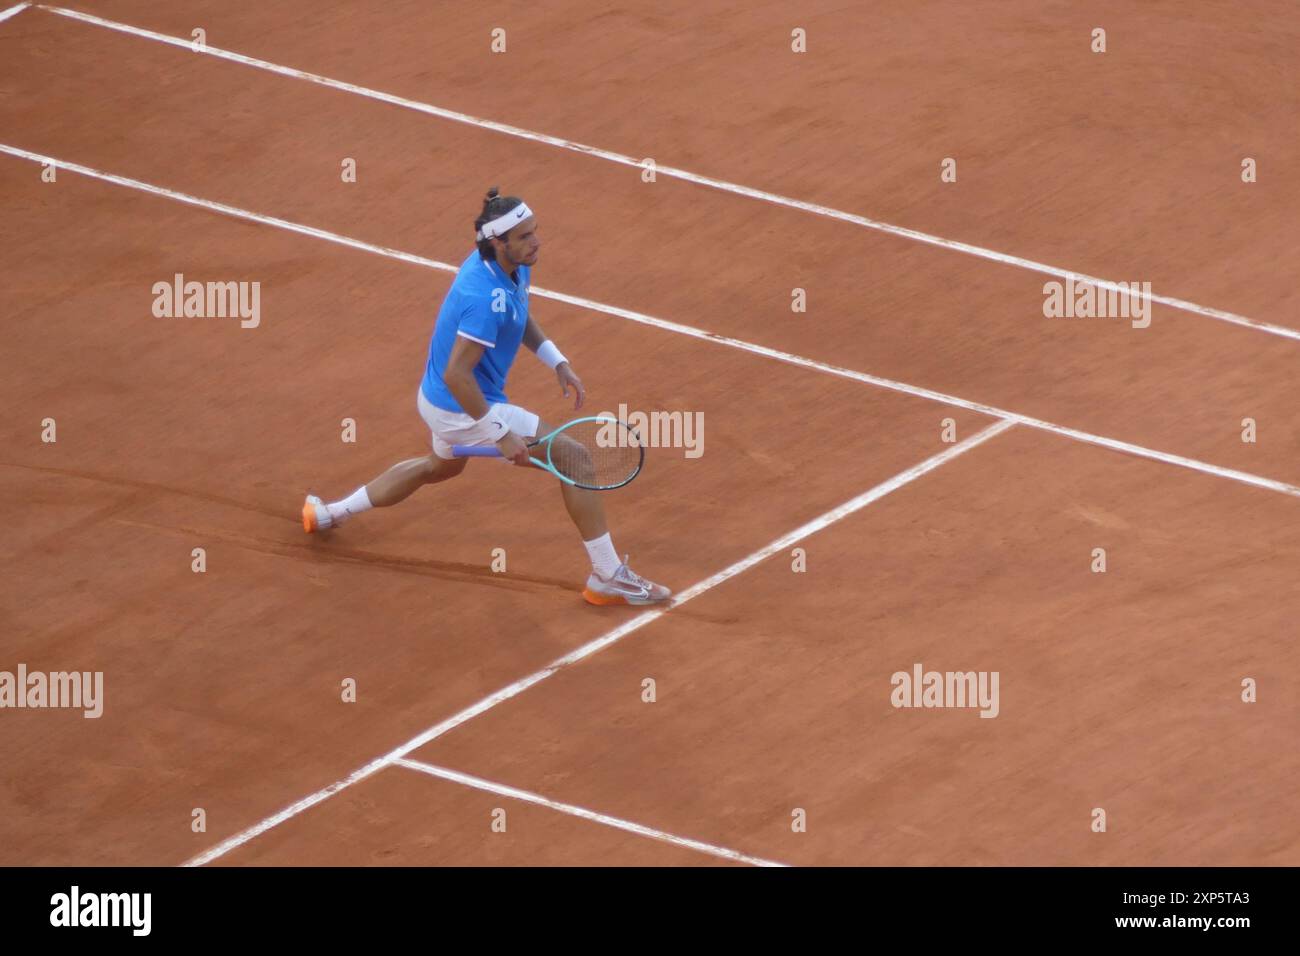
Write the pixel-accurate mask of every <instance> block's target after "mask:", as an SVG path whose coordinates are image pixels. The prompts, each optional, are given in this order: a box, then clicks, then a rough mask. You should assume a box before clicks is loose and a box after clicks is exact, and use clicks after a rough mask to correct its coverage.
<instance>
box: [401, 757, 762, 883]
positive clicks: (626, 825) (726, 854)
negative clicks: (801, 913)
mask: <svg viewBox="0 0 1300 956" xmlns="http://www.w3.org/2000/svg"><path fill="white" fill-rule="evenodd" d="M393 763H394V764H396V765H397V766H399V767H405V768H407V769H408V770H415V771H418V772H420V773H427V774H428V775H429V776H431V777H441V778H442V779H443V780H450V781H452V782H453V783H462V784H464V785H465V786H467V787H473V788H475V789H476V790H486V791H487V792H488V793H495V794H498V795H499V796H502V797H511V798H513V799H515V800H523V801H526V802H527V803H535V804H537V805H538V806H540V807H548V808H549V809H551V810H559V811H560V812H561V813H567V814H569V815H571V816H575V817H581V818H582V819H584V820H591V821H593V822H595V823H603V824H605V826H608V827H614V828H616V829H619V830H626V831H627V832H628V833H635V834H637V835H638V836H643V837H649V838H650V839H652V840H661V841H662V842H664V843H671V844H672V845H673V846H680V847H683V848H685V849H687V850H698V851H699V852H700V853H707V854H709V855H710V856H717V857H721V858H722V859H724V860H731V861H732V862H735V863H749V864H751V865H752V866H785V865H786V864H785V863H774V862H772V861H771V860H764V859H763V858H762V857H757V856H749V855H748V854H745V853H740V852H738V851H736V850H728V849H727V848H726V847H721V846H714V845H713V844H711V843H703V842H701V841H699V840H691V839H689V838H687V837H679V836H674V835H673V834H671V833H668V832H666V831H664V830H655V829H653V828H652V827H647V826H642V825H641V824H639V823H632V822H631V821H628V820H622V819H620V818H618V817H611V816H608V815H607V814H604V813H596V812H595V811H594V810H586V809H583V808H582V807H575V806H574V805H573V804H571V803H560V802H559V801H558V800H551V799H548V798H547V797H543V796H542V795H541V794H538V793H532V792H530V791H528V790H516V789H515V788H514V787H508V786H506V785H505V784H503V783H493V782H492V781H491V780H484V779H482V778H481V777H472V776H470V775H469V774H467V773H460V772H459V771H456V770H448V769H447V768H446V767H438V766H435V765H434V764H431V763H424V762H423V761H421V760H407V759H405V758H403V759H401V760H394V761H393Z"/></svg>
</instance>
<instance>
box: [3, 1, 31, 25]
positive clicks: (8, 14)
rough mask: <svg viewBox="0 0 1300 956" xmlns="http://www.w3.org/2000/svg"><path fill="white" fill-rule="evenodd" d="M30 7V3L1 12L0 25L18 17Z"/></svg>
mask: <svg viewBox="0 0 1300 956" xmlns="http://www.w3.org/2000/svg"><path fill="white" fill-rule="evenodd" d="M30 6H31V4H30V3H20V4H18V5H17V6H13V7H10V8H9V9H8V10H0V23H4V22H5V21H6V20H8V19H9V18H10V17H16V16H18V14H20V13H22V12H23V11H24V10H26V9H27V8H28V7H30Z"/></svg>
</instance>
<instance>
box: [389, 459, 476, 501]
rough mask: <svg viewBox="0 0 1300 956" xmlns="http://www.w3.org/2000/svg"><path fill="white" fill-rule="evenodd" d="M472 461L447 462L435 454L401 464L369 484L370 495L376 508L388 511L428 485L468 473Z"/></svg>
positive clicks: (448, 460)
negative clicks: (464, 472)
mask: <svg viewBox="0 0 1300 956" xmlns="http://www.w3.org/2000/svg"><path fill="white" fill-rule="evenodd" d="M468 461H469V459H467V458H452V459H446V458H439V457H438V456H437V455H432V454H430V455H425V456H424V457H422V458H408V459H406V461H399V462H398V463H397V464H396V465H394V466H393V467H392V468H389V469H388V470H387V471H386V472H384V473H383V474H382V475H380V476H379V477H378V478H376V479H375V480H374V481H372V482H370V484H368V485H366V487H365V492H366V496H367V497H368V498H369V499H370V503H371V504H372V505H373V506H374V507H376V508H387V507H388V506H389V505H395V504H397V503H398V502H399V501H405V500H406V499H407V498H409V497H410V496H411V495H413V494H415V492H416V491H418V490H419V489H420V488H423V487H424V486H425V485H436V484H437V483H438V482H440V481H446V480H447V479H448V478H455V477H456V476H457V475H459V474H460V473H461V472H462V471H464V470H465V465H466V463H467V462H468Z"/></svg>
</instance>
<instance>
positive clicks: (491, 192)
mask: <svg viewBox="0 0 1300 956" xmlns="http://www.w3.org/2000/svg"><path fill="white" fill-rule="evenodd" d="M500 193H501V190H500V189H498V188H497V187H496V186H493V187H492V188H491V189H489V190H488V191H487V201H488V202H491V201H492V200H494V199H496V198H497V196H498V195H500Z"/></svg>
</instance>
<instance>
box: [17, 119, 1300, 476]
mask: <svg viewBox="0 0 1300 956" xmlns="http://www.w3.org/2000/svg"><path fill="white" fill-rule="evenodd" d="M0 153H8V154H9V155H11V156H17V157H18V158H20V159H28V160H31V161H33V162H37V163H51V164H53V165H54V166H56V167H58V168H59V169H66V170H69V171H71V172H74V173H79V174H81V175H83V176H89V177H90V178H92V179H101V180H103V181H104V182H109V183H113V184H114V185H117V186H126V187H127V188H128V189H138V190H140V191H141V192H146V193H149V194H151V195H154V196H161V197H163V198H165V199H173V200H175V201H176V202H181V203H185V204H186V205H189V206H197V207H199V208H200V209H206V210H208V211H210V212H216V213H220V214H222V215H224V216H230V217H232V218H235V219H243V220H246V221H248V222H255V223H259V224H260V225H264V226H274V227H275V228H277V229H284V230H286V231H288V232H296V233H298V234H299V235H304V236H310V237H312V238H313V239H323V240H324V241H325V242H332V243H335V244H336V245H340V246H347V247H349V248H351V249H359V250H361V251H362V252H369V253H373V254H374V255H379V256H385V257H387V258H389V259H397V260H399V261H401V262H409V263H411V264H412V265H417V266H424V267H425V268H426V269H437V270H439V271H441V272H450V273H452V274H455V273H456V272H457V271H459V270H458V268H457V267H456V266H453V265H450V264H449V263H446V262H439V261H438V260H437V259H428V258H426V257H424V256H417V255H415V254H414V253H410V252H402V251H401V250H399V249H391V248H389V247H387V246H380V245H376V244H375V243H372V242H364V241H362V240H360V239H352V238H349V237H348V236H342V235H339V234H338V233H334V232H329V231H327V230H325V229H316V228H315V227H313V226H304V225H301V224H299V223H296V222H289V221H288V220H286V219H277V218H275V217H274V216H263V215H262V214H260V213H255V212H249V211H248V210H246V209H240V208H238V207H237V206H228V205H226V204H225V203H219V202H213V201H212V200H210V199H200V198H199V197H197V196H191V195H189V194H188V193H182V192H177V191H176V190H174V189H166V188H164V187H162V186H154V185H151V184H149V183H144V182H141V181H140V180H138V179H130V178H128V177H126V176H118V175H115V174H113V173H104V172H100V171H99V170H96V169H91V168H90V167H89V166H82V165H80V164H78V163H69V162H64V161H63V160H59V159H55V158H54V157H53V156H44V155H41V154H40V153H33V152H31V151H30V150H26V149H21V148H19V147H17V146H9V145H8V144H5V143H0ZM529 291H530V293H531V294H532V295H536V296H540V297H542V298H544V299H553V300H555V301H556V302H564V303H567V304H568V305H575V306H578V307H580V308H583V309H589V310H591V311H593V312H604V313H605V314H606V315H613V316H617V317H618V318H621V319H628V320H630V321H632V322H639V323H641V324H642V325H649V326H653V327H654V328H657V329H664V330H666V331H669V332H676V333H678V334H680V335H686V336H690V337H691V338H695V339H700V340H702V341H705V342H714V343H717V344H719V345H727V346H730V347H731V348H735V349H740V350H742V351H745V352H752V353H753V354H755V355H763V356H766V357H767V358H772V359H776V360H777V361H779V362H786V363H788V364H790V365H796V366H799V367H800V368H808V369H814V370H816V371H818V372H825V373H827V374H828V375H836V376H839V377H840V378H847V379H852V380H853V381H855V382H865V383H866V384H868V385H875V386H877V387H879V388H886V389H889V390H890V391H893V392H901V393H903V394H904V395H912V396H915V397H917V398H926V399H929V400H930V401H934V402H939V403H941V404H944V405H951V406H953V407H954V408H964V409H967V410H968V411H972V412H979V413H980V414H982V415H989V416H991V417H993V418H1001V419H1004V420H1006V421H1010V422H1015V423H1016V424H1017V425H1025V426H1026V427H1028V428H1036V429H1038V430H1040V431H1046V432H1051V433H1052V434H1054V435H1061V436H1063V437H1065V438H1072V439H1074V440H1075V441H1081V442H1084V443H1086V444H1089V445H1098V446H1100V447H1102V448H1109V449H1111V450H1112V451H1118V452H1122V453H1124V454H1127V455H1135V456H1137V457H1139V458H1149V459H1151V460H1152V461H1159V462H1164V463H1165V464H1167V465H1175V466H1177V467H1179V468H1188V469H1191V470H1192V471H1199V472H1201V473H1203V474H1207V475H1214V476H1216V477H1218V478H1227V479H1229V480H1230V481H1239V482H1241V483H1242V484H1246V485H1253V486H1255V487H1257V488H1265V489H1267V490H1269V491H1276V492H1279V493H1281V494H1284V495H1291V496H1292V497H1297V498H1300V486H1296V485H1291V484H1287V483H1286V482H1284V481H1275V480H1273V479H1271V478H1262V477H1260V476H1259V475H1252V474H1250V473H1249V472H1245V471H1236V470H1234V469H1232V468H1222V467H1220V466H1218V465H1211V464H1208V463H1206V462H1203V461H1198V460H1196V459H1195V458H1184V457H1183V456H1181V455H1173V454H1169V453H1168V452H1163V451H1156V450H1154V449H1151V448H1145V447H1143V446H1142V445H1134V444H1132V443H1130V442H1126V441H1120V440H1118V439H1115V438H1106V437H1105V436H1102V435H1093V434H1091V433H1090V432H1084V431H1079V430H1078V429H1075V428H1067V427H1065V426H1063V425H1054V424H1052V423H1051V422H1046V421H1043V420H1042V419H1040V418H1032V417H1030V416H1028V415H1021V414H1019V413H1018V412H1009V411H1007V410H1005V409H1001V408H997V407H996V406H993V405H985V404H983V403H982V402H972V401H969V400H967V399H964V398H958V397H957V396H955V395H947V394H945V393H943V392H936V391H934V390H933V389H928V388H922V387H920V386H918V385H908V384H907V383H905V382H896V381H894V380H893V379H888V378H880V377H879V376H876V375H869V374H867V373H866V372H856V371H854V370H853V369H847V368H842V367H840V366H838V365H831V364H829V363H827V362H819V361H817V360H816V359H810V358H805V357H803V356H801V355H794V354H792V353H790V352H782V351H780V350H779V349H773V348H768V347H767V346H765V345H756V344H755V343H753V342H746V341H744V340H742V339H733V338H731V337H730V336H726V335H719V334H717V333H715V332H706V331H704V330H703V329H697V328H695V327H693V326H690V325H682V324H681V323H678V322H670V321H669V320H667V319H659V318H656V317H654V316H652V315H646V314H645V313H642V312H633V311H631V310H630V309H620V308H618V307H617V306H612V305H605V304H603V303H601V302H596V301H595V300H593V299H584V298H581V297H580V296H575V295H567V294H565V293H563V292H552V291H550V290H549V289H543V288H542V287H541V286H529Z"/></svg>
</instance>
